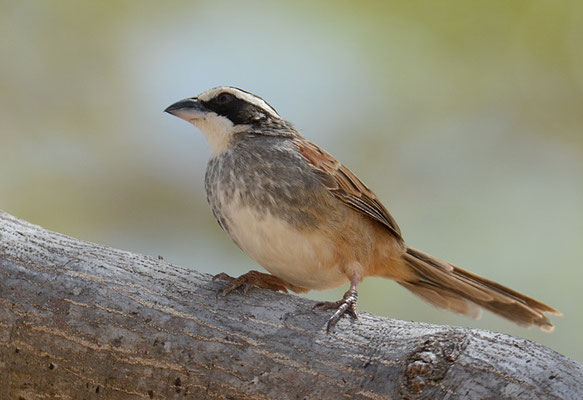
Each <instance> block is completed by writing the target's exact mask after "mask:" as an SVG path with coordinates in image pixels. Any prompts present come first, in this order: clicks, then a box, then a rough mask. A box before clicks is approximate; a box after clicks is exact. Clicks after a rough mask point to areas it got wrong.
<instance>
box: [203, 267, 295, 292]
mask: <svg viewBox="0 0 583 400" xmlns="http://www.w3.org/2000/svg"><path fill="white" fill-rule="evenodd" d="M217 279H221V280H223V281H227V282H229V284H228V285H227V286H226V287H224V288H223V289H221V290H219V292H218V293H217V296H219V295H221V296H226V295H228V294H229V293H231V292H232V291H233V290H235V289H239V288H242V289H243V293H247V292H248V291H249V289H251V288H252V287H260V288H264V289H269V290H273V291H274V292H277V291H279V290H281V291H282V292H285V293H287V291H288V289H291V290H294V288H295V286H293V285H291V284H289V283H287V282H285V281H283V280H281V279H279V278H278V277H276V276H273V275H271V274H265V273H263V272H259V271H249V272H247V273H246V274H243V275H241V276H240V277H238V278H233V277H232V276H229V275H227V274H225V273H224V272H221V273H220V274H217V275H215V276H213V279H212V281H213V282H214V281H216V280H217Z"/></svg>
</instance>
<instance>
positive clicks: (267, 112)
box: [164, 86, 293, 155]
mask: <svg viewBox="0 0 583 400" xmlns="http://www.w3.org/2000/svg"><path fill="white" fill-rule="evenodd" d="M164 111H165V112H167V113H169V114H172V115H175V116H177V117H178V118H181V119H183V120H185V121H188V122H190V123H191V124H193V125H194V126H196V127H197V128H199V129H200V130H201V131H202V133H203V134H204V136H205V138H206V139H207V141H208V143H209V145H210V148H211V152H212V153H213V155H217V154H220V153H221V152H223V151H224V150H225V149H226V148H227V146H228V145H229V142H230V141H231V139H232V138H233V136H234V135H236V134H237V133H240V132H248V131H253V132H255V133H260V134H261V133H267V132H272V130H273V129H272V128H273V127H279V126H281V125H284V126H285V125H286V124H287V123H285V121H284V120H283V119H282V118H281V117H280V116H279V114H278V113H277V111H275V109H274V108H273V107H272V106H270V105H269V104H268V103H267V102H266V101H265V100H263V99H262V98H261V97H259V96H256V95H254V94H252V93H249V92H246V91H244V90H241V89H238V88H235V87H231V86H221V87H217V88H214V89H210V90H207V91H206V92H204V93H201V94H200V95H198V96H197V97H190V98H187V99H184V100H180V101H178V102H176V103H174V104H172V105H171V106H169V107H168V108H166V109H165V110H164ZM292 129H293V128H292Z"/></svg>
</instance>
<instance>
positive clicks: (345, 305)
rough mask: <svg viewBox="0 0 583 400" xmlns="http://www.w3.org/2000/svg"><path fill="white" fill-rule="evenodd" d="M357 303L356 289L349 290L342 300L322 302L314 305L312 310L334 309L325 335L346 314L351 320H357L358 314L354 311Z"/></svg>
mask: <svg viewBox="0 0 583 400" xmlns="http://www.w3.org/2000/svg"><path fill="white" fill-rule="evenodd" d="M357 301H358V293H357V291H356V289H353V288H351V289H350V290H348V291H347V292H346V293H344V296H343V297H342V300H338V301H322V302H319V303H316V304H315V305H314V306H313V307H312V310H315V309H316V308H320V309H322V310H330V309H336V312H334V314H332V316H331V317H330V319H329V320H328V322H327V323H326V333H330V329H332V327H333V326H334V325H336V323H337V322H338V321H339V320H340V318H341V317H342V316H343V315H345V314H348V315H350V317H352V319H358V312H357V311H356V302H357Z"/></svg>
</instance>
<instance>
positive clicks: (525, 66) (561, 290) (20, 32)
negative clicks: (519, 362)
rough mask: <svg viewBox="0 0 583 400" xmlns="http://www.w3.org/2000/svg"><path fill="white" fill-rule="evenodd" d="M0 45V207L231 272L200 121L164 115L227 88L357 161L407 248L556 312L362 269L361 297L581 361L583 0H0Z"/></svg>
mask: <svg viewBox="0 0 583 400" xmlns="http://www.w3.org/2000/svg"><path fill="white" fill-rule="evenodd" d="M0 55H1V60H0V135H1V136H0V209H3V210H5V211H8V212H10V213H12V214H14V215H16V216H18V217H21V218H24V219H27V220H29V221H30V222H33V223H36V224H40V225H42V226H44V227H46V228H49V229H51V230H55V231H58V232H62V233H65V234H68V235H71V236H75V237H78V238H82V239H86V240H90V241H94V242H99V243H103V244H107V245H111V246H115V247H119V248H123V249H128V250H132V251H136V252H141V253H146V254H151V255H162V256H163V257H164V258H165V259H166V260H168V261H170V262H173V263H176V264H180V265H183V266H187V267H192V268H196V269H199V270H201V271H206V272H209V273H217V272H219V271H225V272H227V273H230V274H235V275H236V274H240V273H244V272H246V271H247V270H248V269H250V268H252V267H254V264H253V262H252V261H251V260H250V259H248V258H247V257H246V256H245V255H244V254H243V253H242V252H241V251H240V250H239V249H238V248H237V247H236V246H235V245H234V244H233V243H231V241H230V239H229V238H228V237H227V236H226V235H225V234H224V233H223V232H222V231H221V230H220V228H219V226H218V225H217V224H216V223H215V221H214V220H213V217H212V215H211V213H210V211H209V209H208V207H207V205H206V203H205V197H204V190H203V175H204V168H205V164H206V161H207V158H208V154H209V150H208V147H207V145H206V143H205V142H204V139H203V137H202V135H201V134H200V133H199V132H198V131H197V130H196V129H195V128H194V127H192V126H190V125H188V124H186V123H184V122H183V121H181V120H179V119H177V118H173V117H171V116H169V115H166V114H163V113H162V110H163V109H164V108H165V107H166V106H168V105H169V104H171V103H173V102H174V101H177V100H179V99H182V98H185V97H189V96H192V95H196V94H198V93H200V92H202V91H204V90H206V89H208V88H210V87H213V86H218V85H223V84H227V85H235V86H239V87H242V88H244V89H246V90H249V91H252V92H254V93H257V94H259V95H261V96H263V97H264V98H266V99H267V100H268V101H269V102H270V103H271V104H272V105H273V106H274V107H275V108H276V109H277V110H278V111H279V112H280V114H281V115H283V116H284V117H286V118H287V119H290V120H291V121H293V122H294V123H295V125H296V127H297V128H298V129H300V131H301V132H302V133H303V134H304V135H305V136H307V137H308V138H310V139H311V140H313V141H315V142H316V143H318V144H320V145H322V146H323V147H324V148H326V149H327V150H328V151H330V152H331V153H332V154H334V155H335V156H336V157H337V158H338V159H340V160H341V161H342V162H343V163H344V164H346V165H347V166H349V167H350V168H351V169H352V170H353V171H354V172H355V173H357V174H358V176H360V177H361V178H362V179H363V180H364V181H365V182H366V183H367V184H368V185H369V186H370V187H371V188H372V189H373V190H374V191H375V192H376V193H377V195H378V196H379V197H380V198H381V199H382V200H383V202H384V203H385V205H387V207H388V208H389V210H390V211H391V212H392V214H393V216H394V217H395V218H396V219H397V221H398V222H399V224H400V226H401V228H402V230H403V233H404V236H405V238H406V240H407V241H408V243H409V244H410V245H412V246H413V247H416V248H419V249H422V250H424V251H427V252H429V253H431V254H433V255H435V256H438V257H441V258H445V259H447V260H449V261H451V262H453V263H455V264H457V265H460V266H463V267H465V268H467V269H470V270H471V271H473V272H476V273H479V274H481V275H484V276H486V277H488V278H490V279H493V280H496V281H499V282H501V283H503V284H506V285H508V286H510V287H512V288H514V289H517V290H520V291H522V292H525V293H527V294H529V295H531V296H533V297H536V298H537V299H540V300H542V301H544V302H547V303H549V304H550V305H552V306H554V307H556V308H557V309H559V310H561V311H562V312H563V313H564V314H565V315H564V317H562V318H554V322H555V324H556V330H555V332H554V333H552V334H544V333H541V332H539V331H537V330H534V329H531V330H526V329H522V328H518V327H515V326H514V325H512V324H511V323H509V322H507V321H504V320H502V319H499V318H497V317H494V316H492V315H490V314H488V313H486V315H484V317H483V318H482V320H479V321H473V320H470V319H466V318H463V317H459V316H456V315H454V314H451V313H447V312H442V311H438V310H436V309H434V308H432V307H430V306H428V305H426V304H424V303H423V302H422V301H420V300H418V299H417V298H415V297H414V296H413V295H411V294H409V293H408V292H406V290H404V289H402V288H400V287H399V286H398V285H396V284H395V283H393V282H390V281H386V280H381V279H367V280H366V281H365V282H364V283H363V284H362V285H361V287H360V308H361V309H362V310H365V311H368V312H371V313H375V314H379V315H386V316H391V317H394V318H400V319H405V320H415V321H427V322H433V323H439V324H455V325H463V326H472V327H479V328H485V329H491V330H497V331H501V332H505V333H509V334H512V335H517V336H521V337H525V338H529V339H532V340H535V341H538V342H541V343H543V344H545V345H548V346H550V347H552V348H553V349H556V350H557V351H559V352H561V353H563V354H565V355H568V356H570V357H573V358H575V359H576V360H578V361H583V339H581V337H582V330H583V313H582V311H581V305H582V304H583V286H582V283H583V268H582V259H583V246H582V245H583V3H582V2H581V1H576V0H574V1H561V2H552V1H536V0H534V1H520V0H513V1H471V2H468V1H442V2H429V1H408V0H407V1H378V2H375V1H361V2H347V1H346V2H339V1H335V2H319V3H317V4H314V3H313V2H302V1H298V2H293V3H292V2H290V3H283V2H282V3H276V2H235V1H233V2H222V1H215V2H196V1H192V0H188V1H179V2H160V1H93V2H88V1H87V2H85V1H77V0H75V1H56V0H55V1H40V0H39V1H0ZM344 290H346V288H344V287H343V288H339V289H337V290H333V291H327V292H321V293H310V294H309V295H308V296H310V297H313V298H317V299H330V300H335V299H337V298H339V297H340V296H341V295H342V293H343V292H344ZM322 323H324V321H322Z"/></svg>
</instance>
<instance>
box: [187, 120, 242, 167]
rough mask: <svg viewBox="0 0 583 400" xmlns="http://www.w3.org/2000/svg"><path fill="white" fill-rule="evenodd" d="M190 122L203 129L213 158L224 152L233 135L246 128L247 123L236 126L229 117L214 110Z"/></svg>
mask: <svg viewBox="0 0 583 400" xmlns="http://www.w3.org/2000/svg"><path fill="white" fill-rule="evenodd" d="M189 122H190V123H192V124H193V125H194V126H196V127H197V128H198V129H200V130H201V132H202V134H203V135H204V137H205V139H206V141H207V142H208V144H209V147H210V149H211V158H214V157H216V156H218V155H219V154H221V153H223V152H224V151H225V150H226V149H227V148H228V147H229V142H230V141H231V139H232V138H233V135H234V134H235V133H237V132H240V131H242V130H244V129H245V128H246V126H245V125H243V126H237V127H235V126H234V125H233V123H232V122H231V121H230V120H229V119H228V118H225V117H221V116H219V115H218V114H216V113H213V112H211V113H207V114H205V115H204V116H202V117H200V118H193V119H191V120H189Z"/></svg>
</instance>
